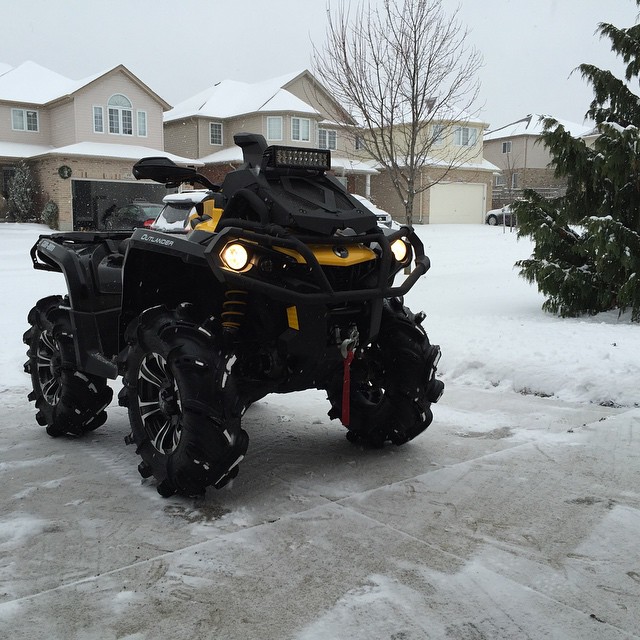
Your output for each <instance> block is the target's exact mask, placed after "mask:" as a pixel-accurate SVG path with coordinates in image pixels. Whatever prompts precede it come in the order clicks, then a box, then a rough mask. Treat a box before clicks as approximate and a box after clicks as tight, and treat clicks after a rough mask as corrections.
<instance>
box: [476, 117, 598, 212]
mask: <svg viewBox="0 0 640 640" xmlns="http://www.w3.org/2000/svg"><path fill="white" fill-rule="evenodd" d="M543 118H544V116H540V115H536V114H530V115H528V116H525V117H524V118H521V119H520V120H516V121H515V122H512V123H510V124H507V125H505V126H503V127H499V128H497V129H494V130H492V131H489V132H487V133H486V134H485V136H484V156H485V158H486V159H487V160H489V161H490V162H492V163H493V164H495V165H496V166H497V167H498V168H499V173H497V174H496V175H495V178H494V188H493V208H498V207H502V206H504V205H507V204H511V203H512V202H513V201H514V200H516V199H517V198H519V197H520V196H521V195H522V191H523V190H524V189H533V190H535V191H537V192H538V193H540V194H541V195H544V196H547V197H556V196H560V195H562V194H563V193H564V191H565V189H566V180H564V179H561V178H556V177H555V176H554V175H553V169H551V168H550V167H549V163H550V161H551V155H550V154H549V151H548V150H547V149H546V148H545V146H544V145H543V144H542V142H541V141H540V135H541V134H542V131H543V124H542V119H543ZM558 122H559V123H560V124H562V125H563V126H564V128H565V129H566V130H567V131H568V132H569V133H571V134H572V135H573V136H575V137H579V136H583V135H585V134H586V133H588V132H589V130H590V129H591V127H587V126H584V125H580V124H576V123H575V122H569V121H567V120H558Z"/></svg>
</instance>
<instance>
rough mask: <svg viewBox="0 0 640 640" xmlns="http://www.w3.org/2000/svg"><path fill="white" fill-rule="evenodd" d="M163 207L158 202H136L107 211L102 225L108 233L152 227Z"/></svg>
mask: <svg viewBox="0 0 640 640" xmlns="http://www.w3.org/2000/svg"><path fill="white" fill-rule="evenodd" d="M161 210H162V205H161V204H160V203H158V202H145V201H143V200H134V201H133V202H131V203H130V204H126V205H124V206H123V207H119V208H117V209H115V208H112V209H111V210H110V209H107V212H106V213H105V215H104V216H103V218H102V224H103V226H104V228H105V229H107V230H108V231H129V230H132V229H137V228H139V227H150V226H151V224H152V223H153V221H154V220H155V219H156V217H157V216H158V214H159V213H160V211H161Z"/></svg>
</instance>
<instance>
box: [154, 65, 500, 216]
mask: <svg viewBox="0 0 640 640" xmlns="http://www.w3.org/2000/svg"><path fill="white" fill-rule="evenodd" d="M337 117H339V118H340V120H341V122H342V123H346V124H347V125H348V126H353V127H355V122H354V121H353V120H352V119H351V117H350V116H349V114H347V113H346V112H345V110H344V109H343V108H342V107H341V106H340V105H339V104H338V103H337V102H336V101H335V100H334V98H333V97H332V96H331V95H330V94H329V92H328V91H327V90H326V89H325V88H324V87H323V86H322V85H321V84H320V83H319V82H318V81H317V80H316V79H315V78H314V76H313V75H312V74H311V73H310V72H309V71H307V70H304V71H302V72H296V73H291V74H288V75H284V76H280V77H277V78H272V79H270V80H265V81H262V82H256V83H246V82H237V81H234V80H224V81H222V82H219V83H218V84H216V85H214V86H212V87H210V88H208V89H206V90H205V91H202V92H201V93H199V94H197V95H195V96H193V97H191V98H189V99H187V100H185V101H183V102H181V103H180V104H177V105H176V106H175V107H174V108H173V109H171V110H170V111H168V112H167V113H165V116H164V122H165V148H166V149H167V150H168V151H171V152H172V153H176V154H180V155H184V156H189V157H193V158H197V159H198V160H199V162H202V163H204V165H205V168H204V169H203V173H205V174H206V175H207V176H208V177H209V178H210V179H212V180H214V181H218V182H220V181H221V180H222V178H223V177H224V175H225V174H226V173H228V172H229V171H230V170H231V169H232V168H233V167H236V166H238V164H239V163H240V162H241V160H242V154H241V151H240V149H239V148H238V147H236V146H235V145H234V143H233V136H234V134H236V133H239V132H242V131H248V132H252V133H260V134H262V135H264V137H265V138H266V140H267V142H268V143H269V144H276V145H278V144H282V145H294V146H303V147H304V146H307V147H320V148H325V149H330V150H331V157H332V170H333V172H334V173H335V175H336V176H337V177H338V178H339V179H342V180H343V181H344V183H345V185H346V186H347V188H348V189H349V190H350V191H351V192H354V193H359V194H361V195H364V196H366V197H372V198H374V199H375V201H376V203H377V204H378V205H379V206H380V207H382V208H385V209H387V210H388V211H389V212H390V213H392V215H393V216H394V217H395V218H397V219H398V220H402V219H403V216H404V207H403V205H402V202H400V200H399V198H398V196H397V195H396V193H395V191H393V190H392V188H391V186H390V184H389V181H388V179H387V178H386V176H385V175H384V173H383V172H381V171H379V170H378V169H376V167H375V163H374V162H373V161H371V160H370V159H367V157H366V156H365V155H364V154H363V153H362V151H361V150H359V149H357V148H356V140H357V139H356V137H354V136H352V135H349V136H347V135H344V133H343V131H344V128H343V127H341V126H340V125H339V124H338V123H337V122H336V118H337ZM484 126H485V124H484V123H483V122H480V121H466V120H465V121H464V122H461V124H460V126H454V127H449V128H447V130H448V131H449V130H450V134H449V135H447V136H443V139H442V143H441V148H440V149H438V151H441V153H439V154H438V157H437V158H436V157H434V159H433V163H432V165H431V166H430V168H429V169H425V174H424V176H423V177H424V179H425V180H426V179H427V178H433V175H435V174H437V173H438V171H441V170H442V166H443V159H444V158H446V157H448V156H450V155H451V154H453V153H455V150H457V151H459V149H460V147H464V148H465V155H466V157H465V160H464V162H461V163H460V166H458V167H457V168H456V170H454V171H452V172H450V173H449V174H448V175H447V176H446V177H445V178H444V179H443V180H442V182H441V183H440V184H438V185H436V186H434V187H433V188H432V189H429V190H428V191H426V192H424V193H423V194H422V195H421V196H419V197H418V198H417V202H416V208H415V213H414V220H415V221H416V222H425V223H426V222H477V223H481V222H483V221H484V214H485V212H486V211H487V208H488V207H487V204H488V203H490V202H491V184H492V176H493V173H494V172H495V171H497V168H496V167H495V166H493V165H491V164H489V163H487V162H486V161H485V160H484V159H483V157H482V131H483V128H484ZM467 151H468V153H467ZM428 172H431V173H428ZM432 174H433V175H432Z"/></svg>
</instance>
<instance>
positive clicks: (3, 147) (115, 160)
mask: <svg viewBox="0 0 640 640" xmlns="http://www.w3.org/2000/svg"><path fill="white" fill-rule="evenodd" d="M3 71H4V72H3ZM169 107H170V105H168V104H167V103H166V102H165V101H164V100H163V99H162V98H160V97H159V96H158V95H157V94H156V93H154V92H153V91H152V90H151V89H150V88H149V87H148V86H147V85H145V84H144V83H143V82H141V81H140V80H139V79H138V78H137V77H136V76H134V75H133V74H132V73H131V72H130V71H129V70H128V69H127V68H126V67H124V66H122V65H118V66H117V67H114V68H113V69H109V70H108V71H105V72H103V73H99V74H96V75H94V76H92V77H90V78H85V79H84V80H80V81H74V80H70V79H69V78H65V77H64V76H61V75H60V74H57V73H55V72H53V71H51V70H49V69H46V68H44V67H42V66H40V65H37V64H35V63H33V62H25V63H24V64H22V65H20V66H18V67H16V68H10V67H7V65H2V66H1V67H0V169H1V171H2V183H1V184H0V186H1V190H2V195H3V196H4V197H3V198H2V200H0V207H3V208H4V211H1V210H0V216H4V215H6V213H7V202H6V196H7V192H8V185H9V181H10V179H11V177H12V175H13V174H14V172H15V167H16V165H17V164H18V163H19V162H21V161H24V162H26V163H27V164H28V166H29V167H30V168H31V170H32V172H33V174H34V176H35V178H36V180H37V182H38V184H39V187H40V192H39V194H38V202H37V207H39V210H41V208H42V206H43V205H44V203H45V202H47V201H49V200H52V201H54V202H55V203H56V204H57V205H58V208H59V217H60V229H61V230H71V229H100V228H101V220H102V218H103V216H104V214H105V212H106V211H107V209H109V208H110V207H119V206H123V205H126V204H128V203H130V202H132V201H135V200H143V201H152V202H160V201H161V199H162V197H163V196H164V195H165V193H166V191H165V189H164V187H163V186H161V185H155V184H144V183H139V182H137V181H136V180H135V179H134V177H133V175H132V173H131V168H132V166H133V164H134V163H135V162H136V161H137V160H139V159H140V158H141V157H144V156H149V155H158V154H162V155H166V154H165V152H164V132H163V126H162V115H163V112H164V111H166V110H167V109H169ZM173 159H174V160H175V161H176V162H180V163H183V164H186V163H193V162H194V161H193V160H190V159H189V158H182V157H177V156H176V157H173Z"/></svg>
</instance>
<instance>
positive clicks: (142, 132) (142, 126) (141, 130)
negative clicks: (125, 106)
mask: <svg viewBox="0 0 640 640" xmlns="http://www.w3.org/2000/svg"><path fill="white" fill-rule="evenodd" d="M136 116H137V118H138V135H139V136H140V137H141V138H146V137H147V112H146V111H138V112H137V113H136Z"/></svg>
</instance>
